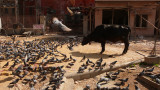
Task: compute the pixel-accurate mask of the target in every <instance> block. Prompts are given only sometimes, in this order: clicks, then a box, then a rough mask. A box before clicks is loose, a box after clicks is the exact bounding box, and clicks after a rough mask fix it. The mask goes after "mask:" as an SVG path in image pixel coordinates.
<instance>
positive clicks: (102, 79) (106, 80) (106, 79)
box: [98, 77, 110, 83]
mask: <svg viewBox="0 0 160 90" xmlns="http://www.w3.org/2000/svg"><path fill="white" fill-rule="evenodd" d="M109 80H110V79H109V78H105V77H101V78H100V80H99V82H98V83H100V82H104V81H105V82H106V83H107V82H108V81H109Z"/></svg>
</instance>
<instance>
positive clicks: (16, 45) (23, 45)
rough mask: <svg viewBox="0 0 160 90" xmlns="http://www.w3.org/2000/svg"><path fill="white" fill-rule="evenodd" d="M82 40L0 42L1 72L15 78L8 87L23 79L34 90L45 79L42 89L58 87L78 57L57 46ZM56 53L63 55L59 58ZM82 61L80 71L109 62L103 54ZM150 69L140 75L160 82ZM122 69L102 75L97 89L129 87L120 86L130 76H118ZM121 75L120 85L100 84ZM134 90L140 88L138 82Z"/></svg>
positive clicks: (111, 65) (99, 67)
mask: <svg viewBox="0 0 160 90" xmlns="http://www.w3.org/2000/svg"><path fill="white" fill-rule="evenodd" d="M80 43H81V40H80V39H79V38H71V39H65V40H59V39H54V40H39V39H35V40H33V41H25V40H23V41H15V37H12V41H3V42H0V61H3V60H7V62H6V63H5V64H4V65H3V66H2V70H1V71H0V73H2V72H3V71H4V70H6V69H7V70H8V71H11V72H12V75H13V77H14V78H15V79H14V80H13V81H11V82H10V83H9V85H8V87H9V88H12V87H14V86H17V83H18V82H19V81H21V82H22V83H23V84H25V85H29V87H30V90H35V85H36V84H37V83H43V82H44V81H45V80H48V81H49V82H48V83H47V85H46V87H45V88H43V89H42V90H50V89H51V90H56V89H57V88H59V86H60V85H61V84H62V83H64V81H63V77H64V74H65V73H66V71H65V70H64V67H65V68H71V67H72V66H74V64H75V62H77V60H76V59H75V58H73V57H72V55H70V56H67V55H66V54H64V53H61V52H60V51H58V48H62V47H63V45H67V48H68V49H69V50H73V47H74V46H78V45H79V44H80ZM57 56H59V57H62V58H57ZM78 61H80V62H82V63H83V64H82V65H81V66H80V67H79V68H78V69H77V74H78V73H83V72H85V70H86V72H87V71H88V72H90V71H91V70H92V71H96V70H102V69H103V68H104V67H106V65H107V64H106V62H103V58H100V59H98V60H97V61H96V62H95V63H94V62H93V61H92V60H90V59H89V58H86V56H85V55H84V56H83V57H82V59H81V60H78ZM63 62H69V63H68V64H67V65H66V66H64V65H62V66H54V64H55V63H63ZM116 63H117V61H113V62H111V63H110V64H109V65H107V66H109V67H110V68H112V67H113V66H114V65H115V64H116ZM153 70H154V67H153V68H151V69H146V70H143V71H142V72H140V73H139V74H138V76H148V77H150V78H152V80H154V81H155V82H156V83H158V84H160V74H157V75H154V74H152V73H151V72H152V71H153ZM121 72H122V71H120V70H118V71H117V72H114V73H109V72H107V73H106V76H104V77H101V78H100V79H99V81H98V82H97V85H96V86H97V90H129V86H130V85H129V84H128V85H127V87H123V88H121V86H123V85H124V84H125V82H127V81H128V80H129V78H121V79H120V78H119V79H118V78H117V76H118V75H119V73H121ZM116 79H118V80H119V81H120V82H117V83H115V85H116V86H117V87H112V88H107V87H106V88H101V84H107V83H108V82H109V81H114V80H116ZM90 89H91V88H90V85H86V87H85V88H84V90H90ZM135 90H140V89H139V87H138V86H137V85H135Z"/></svg>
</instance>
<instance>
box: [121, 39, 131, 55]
mask: <svg viewBox="0 0 160 90" xmlns="http://www.w3.org/2000/svg"><path fill="white" fill-rule="evenodd" d="M124 45H125V47H124V50H123V53H122V54H126V53H127V51H128V47H129V40H128V38H126V39H125V40H124Z"/></svg>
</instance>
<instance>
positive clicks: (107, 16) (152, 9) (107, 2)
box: [95, 0, 160, 36]
mask: <svg viewBox="0 0 160 90" xmlns="http://www.w3.org/2000/svg"><path fill="white" fill-rule="evenodd" d="M159 1H160V0H95V27H96V26H97V25H100V24H120V25H128V26H130V27H131V30H132V36H135V35H139V36H140V35H142V36H153V35H154V32H155V31H154V30H155V28H154V26H153V25H155V22H156V11H157V6H158V5H159Z"/></svg>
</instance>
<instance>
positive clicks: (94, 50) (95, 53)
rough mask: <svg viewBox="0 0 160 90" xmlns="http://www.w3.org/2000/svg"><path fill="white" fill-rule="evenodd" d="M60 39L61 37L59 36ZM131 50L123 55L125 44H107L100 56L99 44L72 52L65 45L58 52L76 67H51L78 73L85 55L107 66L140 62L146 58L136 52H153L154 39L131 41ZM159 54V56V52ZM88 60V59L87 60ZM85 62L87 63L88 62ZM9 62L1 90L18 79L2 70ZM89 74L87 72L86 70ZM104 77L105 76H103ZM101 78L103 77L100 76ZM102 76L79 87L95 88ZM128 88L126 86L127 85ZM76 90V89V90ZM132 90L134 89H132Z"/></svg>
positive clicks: (24, 87) (24, 89)
mask: <svg viewBox="0 0 160 90" xmlns="http://www.w3.org/2000/svg"><path fill="white" fill-rule="evenodd" d="M58 37H59V36H58ZM35 38H36V39H46V38H47V39H48V38H49V39H50V38H54V37H53V36H33V37H29V38H26V37H17V38H16V40H20V41H23V40H29V41H32V40H34V39H35ZM0 40H1V41H3V40H11V39H10V37H5V36H1V37H0ZM130 43H131V44H130V49H129V51H128V53H127V54H125V55H121V53H122V51H123V48H124V46H123V44H122V43H118V44H106V50H105V52H104V53H103V54H99V52H100V51H101V46H100V44H99V43H92V44H91V45H85V46H81V45H79V46H75V47H74V48H73V51H70V50H69V49H68V48H67V45H63V47H62V48H58V50H59V51H60V52H61V53H63V54H66V55H67V57H70V55H71V56H72V57H73V58H74V59H76V62H75V64H74V66H72V67H71V68H66V66H67V65H68V63H70V62H71V61H68V62H63V63H55V64H49V65H53V66H61V65H64V66H65V67H64V69H65V70H66V73H73V72H77V71H78V68H79V67H80V65H82V64H83V63H85V62H80V60H81V59H82V57H83V56H84V55H85V56H86V58H88V59H90V60H91V61H93V62H96V61H97V60H98V59H100V58H101V57H102V58H103V63H105V62H106V63H107V65H108V64H109V63H111V62H113V61H118V62H117V64H121V63H124V62H130V61H134V60H138V59H141V58H144V56H142V55H140V54H138V53H136V52H135V51H136V50H151V49H152V48H153V43H154V42H153V41H152V39H146V40H140V41H137V40H136V41H135V40H131V42H130ZM157 44H158V45H159V44H160V42H159V41H158V43H157ZM158 45H157V49H159V48H160V47H159V46H158ZM139 52H140V53H142V54H143V55H148V54H149V51H143V52H142V51H139ZM157 53H158V54H159V51H157ZM110 55H113V57H109V56H110ZM56 58H62V57H60V56H57V57H56ZM41 60H42V59H40V60H39V62H41ZM86 60H87V59H86ZM86 60H85V61H86ZM6 62H7V61H5V60H4V61H2V62H0V72H1V73H7V75H6V74H5V75H3V74H2V75H1V76H0V90H2V89H6V90H9V88H8V87H7V86H8V84H9V83H10V82H11V81H13V80H14V79H15V78H17V77H13V75H11V72H10V71H8V68H3V69H2V68H1V67H2V66H3V65H4V64H5V63H6ZM136 68H138V69H139V70H138V71H136V70H135V71H133V72H134V73H128V72H124V73H121V74H120V76H119V77H120V78H124V77H133V76H134V75H135V74H137V72H140V71H141V70H142V68H141V67H136ZM86 72H87V70H86ZM33 74H34V75H35V74H37V73H31V74H30V75H28V77H31V76H33ZM102 75H103V74H102ZM100 76H101V75H100ZM100 76H97V77H95V78H91V79H88V80H82V81H78V83H76V84H77V85H78V86H81V87H85V85H86V84H90V85H91V86H92V88H94V87H95V83H96V82H97V80H98V79H99V77H100ZM47 81H48V80H46V81H45V82H43V83H38V84H37V85H36V86H35V87H36V89H37V90H38V89H41V87H42V86H43V85H44V84H45V83H46V82H47ZM134 82H137V81H135V77H133V78H131V79H130V80H129V82H128V83H130V85H131V88H133V83H134ZM17 86H18V88H19V89H20V90H28V89H29V86H28V85H23V84H22V83H21V81H20V82H18V84H17ZM125 86H126V85H125ZM138 86H140V87H141V90H147V88H145V87H144V86H143V85H141V84H139V83H138ZM18 88H17V87H14V88H12V89H13V90H14V89H18ZM75 90H76V89H75ZM131 90H132V89H131Z"/></svg>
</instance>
